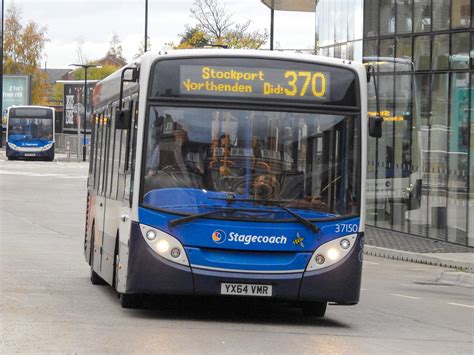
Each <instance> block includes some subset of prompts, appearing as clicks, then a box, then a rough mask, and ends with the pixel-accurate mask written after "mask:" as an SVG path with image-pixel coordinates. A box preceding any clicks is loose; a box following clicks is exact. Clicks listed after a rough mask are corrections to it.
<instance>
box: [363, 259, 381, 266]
mask: <svg viewBox="0 0 474 355" xmlns="http://www.w3.org/2000/svg"><path fill="white" fill-rule="evenodd" d="M363 263H364V264H368V265H379V263H375V262H373V261H365V260H364V262H363Z"/></svg>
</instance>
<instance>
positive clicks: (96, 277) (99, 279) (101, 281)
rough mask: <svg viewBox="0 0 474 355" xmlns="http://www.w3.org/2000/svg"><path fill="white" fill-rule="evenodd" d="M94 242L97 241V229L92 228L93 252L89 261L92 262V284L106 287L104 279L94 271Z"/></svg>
mask: <svg viewBox="0 0 474 355" xmlns="http://www.w3.org/2000/svg"><path fill="white" fill-rule="evenodd" d="M94 240H95V228H94V227H92V238H91V251H90V257H89V260H90V262H91V283H92V284H93V285H105V284H106V282H105V281H104V279H103V278H102V277H100V276H99V274H97V273H96V272H95V271H94Z"/></svg>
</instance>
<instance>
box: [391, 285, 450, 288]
mask: <svg viewBox="0 0 474 355" xmlns="http://www.w3.org/2000/svg"><path fill="white" fill-rule="evenodd" d="M400 286H403V287H422V286H424V287H436V288H444V287H449V286H446V285H431V284H402V285H400Z"/></svg>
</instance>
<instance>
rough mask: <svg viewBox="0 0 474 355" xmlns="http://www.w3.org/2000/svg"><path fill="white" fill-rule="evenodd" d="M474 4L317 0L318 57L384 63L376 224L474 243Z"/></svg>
mask: <svg viewBox="0 0 474 355" xmlns="http://www.w3.org/2000/svg"><path fill="white" fill-rule="evenodd" d="M473 11H474V5H473V4H472V0H319V1H317V2H316V43H317V45H316V47H317V52H318V54H319V55H324V56H330V57H337V58H342V59H350V60H357V61H364V62H365V63H367V64H371V65H373V66H374V68H375V70H376V80H377V83H378V97H379V103H380V111H381V112H380V114H381V115H382V116H384V123H383V136H382V138H379V139H375V138H369V142H368V147H369V148H368V149H369V151H368V172H367V176H368V180H367V186H366V190H367V223H368V224H369V225H372V226H375V227H379V228H385V229H390V230H393V231H400V232H404V233H409V234H413V235H418V236H423V237H428V238H434V239H439V240H443V241H448V242H452V243H456V244H461V245H468V246H474V88H473V87H474V20H473ZM376 111H377V110H376V101H375V91H374V86H373V85H372V83H371V84H369V114H370V112H372V113H373V114H375V113H376Z"/></svg>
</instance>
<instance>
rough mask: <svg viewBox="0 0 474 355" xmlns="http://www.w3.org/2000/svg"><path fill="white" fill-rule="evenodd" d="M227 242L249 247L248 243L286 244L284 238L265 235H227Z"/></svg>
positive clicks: (232, 233) (233, 233) (231, 233)
mask: <svg viewBox="0 0 474 355" xmlns="http://www.w3.org/2000/svg"><path fill="white" fill-rule="evenodd" d="M228 240H229V242H237V243H244V244H245V245H249V244H250V243H257V244H286V241H287V239H286V237H285V236H283V235H282V236H280V237H277V236H274V235H273V236H267V235H250V234H238V233H235V232H230V233H229V239H228Z"/></svg>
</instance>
